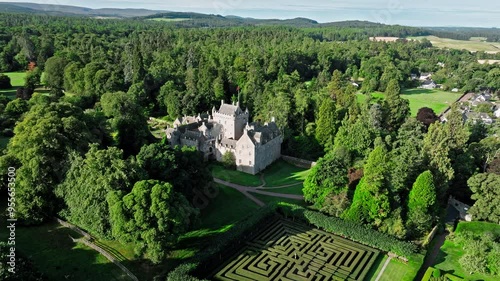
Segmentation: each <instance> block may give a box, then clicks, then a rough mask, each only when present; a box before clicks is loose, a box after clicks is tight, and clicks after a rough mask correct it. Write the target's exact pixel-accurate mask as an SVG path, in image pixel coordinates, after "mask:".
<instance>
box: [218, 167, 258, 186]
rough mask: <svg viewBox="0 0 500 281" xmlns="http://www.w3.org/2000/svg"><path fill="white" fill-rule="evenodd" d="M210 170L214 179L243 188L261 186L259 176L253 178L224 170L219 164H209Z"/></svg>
mask: <svg viewBox="0 0 500 281" xmlns="http://www.w3.org/2000/svg"><path fill="white" fill-rule="evenodd" d="M210 168H211V170H212V175H213V176H214V178H218V179H221V180H224V181H228V182H232V183H236V184H241V185H245V186H260V185H261V184H262V182H261V181H260V176H259V175H255V176H254V175H250V174H247V173H243V172H240V171H236V170H233V169H226V168H224V166H222V165H221V164H219V163H213V164H211V165H210Z"/></svg>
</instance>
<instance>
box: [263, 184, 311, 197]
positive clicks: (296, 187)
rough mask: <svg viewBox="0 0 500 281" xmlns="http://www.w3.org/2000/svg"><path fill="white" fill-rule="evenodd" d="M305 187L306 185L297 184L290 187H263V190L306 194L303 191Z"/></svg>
mask: <svg viewBox="0 0 500 281" xmlns="http://www.w3.org/2000/svg"><path fill="white" fill-rule="evenodd" d="M303 188H304V185H302V184H297V185H294V186H289V187H282V188H270V189H263V191H269V192H276V193H284V194H295V195H304V192H302V189H303Z"/></svg>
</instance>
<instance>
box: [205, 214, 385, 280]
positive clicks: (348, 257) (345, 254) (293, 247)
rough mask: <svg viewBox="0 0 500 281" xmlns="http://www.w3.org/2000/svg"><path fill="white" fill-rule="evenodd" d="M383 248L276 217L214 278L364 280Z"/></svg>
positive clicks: (223, 266)
mask: <svg viewBox="0 0 500 281" xmlns="http://www.w3.org/2000/svg"><path fill="white" fill-rule="evenodd" d="M378 253H379V251H378V250H375V249H373V248H370V247H367V246H364V245H361V244H358V243H355V242H352V241H350V240H347V239H343V238H341V237H339V236H336V235H333V234H330V233H327V232H324V231H321V230H318V229H313V228H310V227H308V226H305V225H302V224H298V223H295V222H291V221H288V220H284V219H281V220H276V221H275V222H274V223H272V224H271V225H269V226H268V227H267V228H265V229H262V231H260V232H259V233H258V234H257V235H255V236H254V237H253V238H251V239H249V241H246V242H245V243H244V246H243V247H242V248H241V249H240V250H239V251H238V252H237V253H236V254H234V255H233V256H232V257H230V258H228V259H225V260H227V262H226V263H224V264H223V265H221V266H220V267H219V268H218V269H217V270H216V271H215V273H214V274H212V276H211V277H212V279H214V280H238V281H250V280H284V281H291V280H314V281H316V280H317V281H319V280H363V279H364V277H365V275H366V274H367V272H368V271H369V270H370V267H371V266H372V265H373V263H374V262H375V259H376V258H377V255H378Z"/></svg>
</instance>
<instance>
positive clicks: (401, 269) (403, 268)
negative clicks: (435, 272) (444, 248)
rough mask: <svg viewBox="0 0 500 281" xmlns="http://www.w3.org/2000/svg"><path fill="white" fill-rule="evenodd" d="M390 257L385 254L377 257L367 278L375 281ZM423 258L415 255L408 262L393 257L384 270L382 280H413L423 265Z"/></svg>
mask: <svg viewBox="0 0 500 281" xmlns="http://www.w3.org/2000/svg"><path fill="white" fill-rule="evenodd" d="M387 259H388V257H387V256H383V257H380V256H379V258H378V259H377V261H376V262H375V264H374V266H373V267H372V268H371V270H370V272H369V273H368V274H367V278H366V280H370V281H375V280H376V279H377V276H378V274H379V273H380V271H381V270H382V267H383V266H384V263H385V262H386V260H387ZM422 262H423V258H422V257H421V256H420V255H415V256H414V257H413V258H412V259H411V260H410V261H409V262H408V263H406V264H405V263H403V262H400V261H398V260H396V259H391V261H390V262H389V264H388V265H387V267H386V268H385V270H384V273H383V274H382V276H381V277H380V279H379V280H381V281H393V280H398V281H413V279H414V278H415V276H416V275H417V273H418V270H419V269H420V266H421V265H422Z"/></svg>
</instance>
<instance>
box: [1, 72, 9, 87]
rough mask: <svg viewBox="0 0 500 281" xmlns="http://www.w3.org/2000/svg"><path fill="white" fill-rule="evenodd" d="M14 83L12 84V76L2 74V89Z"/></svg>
mask: <svg viewBox="0 0 500 281" xmlns="http://www.w3.org/2000/svg"><path fill="white" fill-rule="evenodd" d="M10 88H12V85H11V84H10V77H9V76H7V75H4V74H0V89H10Z"/></svg>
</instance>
